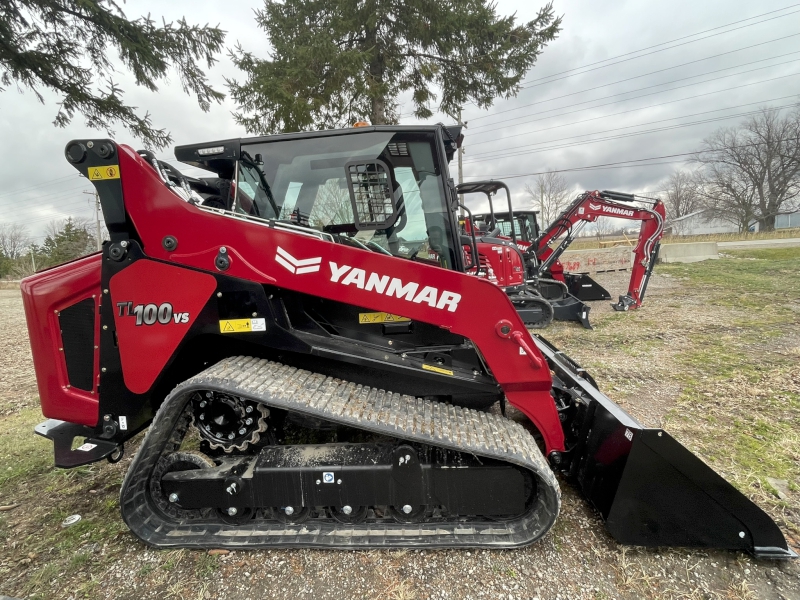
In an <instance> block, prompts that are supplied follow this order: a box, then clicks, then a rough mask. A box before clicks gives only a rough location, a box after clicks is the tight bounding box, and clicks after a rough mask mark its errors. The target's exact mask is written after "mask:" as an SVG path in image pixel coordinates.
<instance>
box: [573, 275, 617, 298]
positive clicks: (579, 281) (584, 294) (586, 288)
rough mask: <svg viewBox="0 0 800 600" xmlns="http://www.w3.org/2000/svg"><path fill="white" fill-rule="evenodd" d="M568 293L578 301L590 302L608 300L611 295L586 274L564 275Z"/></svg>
mask: <svg viewBox="0 0 800 600" xmlns="http://www.w3.org/2000/svg"><path fill="white" fill-rule="evenodd" d="M564 280H565V281H566V283H567V288H568V289H569V293H570V294H572V295H573V296H575V297H576V298H577V299H578V300H582V301H584V302H592V301H594V300H610V299H611V294H609V293H608V290H607V289H606V288H604V287H603V286H602V285H600V284H599V283H597V282H596V281H595V280H594V279H592V278H591V277H589V275H587V274H586V273H564Z"/></svg>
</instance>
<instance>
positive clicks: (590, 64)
mask: <svg viewBox="0 0 800 600" xmlns="http://www.w3.org/2000/svg"><path fill="white" fill-rule="evenodd" d="M795 6H800V4H790V5H789V6H785V7H783V8H779V9H777V10H771V11H769V12H765V13H761V14H760V15H755V16H753V17H747V18H746V19H741V20H740V21H734V22H732V23H727V24H726V25H718V26H717V27H712V28H711V29H705V30H703V31H698V32H697V33H692V34H690V35H685V36H683V37H679V38H675V39H674V40H669V41H667V42H661V43H660V44H655V45H653V46H647V47H646V48H640V49H639V50H632V51H631V52H626V53H625V54H619V55H617V56H612V57H611V58H605V59H603V60H598V61H597V62H593V63H589V64H586V65H582V66H580V67H574V68H572V69H567V70H565V71H559V72H558V73H553V74H552V75H545V76H544V77H539V78H538V79H532V80H530V81H528V82H526V83H534V82H536V81H542V80H543V79H549V78H551V77H556V76H558V75H563V74H565V73H571V72H572V71H577V70H578V69H584V68H586V67H593V66H594V65H599V64H601V63H604V62H608V61H610V60H616V59H618V58H622V57H624V56H630V55H631V54H636V53H638V52H644V51H645V50H650V49H652V48H658V47H659V46H664V45H666V44H671V43H673V42H679V41H681V40H685V39H688V38H690V37H694V36H696V35H702V34H704V33H708V32H709V31H716V30H717V29H723V28H725V27H730V26H731V25H738V24H739V23H744V22H745V21H752V20H753V19H758V18H760V17H765V16H767V15H771V14H774V13H776V12H781V11H784V10H788V9H790V8H794V7H795ZM792 14H793V13H792ZM782 16H786V15H782ZM756 24H757V23H753V25H756ZM731 31H736V30H735V29H732V30H731ZM723 33H728V32H723ZM665 50H668V48H665Z"/></svg>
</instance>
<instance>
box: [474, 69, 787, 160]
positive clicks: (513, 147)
mask: <svg viewBox="0 0 800 600" xmlns="http://www.w3.org/2000/svg"><path fill="white" fill-rule="evenodd" d="M795 75H800V73H795ZM793 96H795V94H789V95H788V96H780V97H778V98H769V99H768V100H759V101H757V102H747V103H745V104H738V105H736V106H728V107H725V108H715V109H713V110H706V111H702V112H699V113H692V114H690V115H681V116H678V117H669V118H668V119H658V120H657V121H648V122H646V123H638V124H636V125H626V126H624V127H614V128H613V129H606V130H604V131H594V132H592V133H582V134H580V135H572V136H569V137H564V138H558V139H556V140H547V141H545V142H534V143H531V144H522V145H520V146H511V147H508V148H502V149H499V150H489V151H487V152H482V153H479V154H473V155H472V156H471V157H470V159H473V158H478V157H481V156H487V155H490V154H496V153H497V152H508V151H510V150H517V149H520V148H530V147H531V146H539V145H541V144H552V143H554V142H561V141H564V140H571V139H575V138H583V137H585V136H587V135H599V134H603V133H611V132H612V131H621V130H623V129H631V128H632V127H643V126H645V125H654V124H656V123H664V122H666V121H674V120H675V119H688V118H689V117H697V116H700V115H707V114H710V113H716V112H721V111H723V110H733V109H734V108H742V107H744V106H752V105H753V104H761V103H764V102H775V101H777V100H785V99H787V98H792V97H793ZM790 106H791V105H790ZM608 116H614V115H608ZM733 116H741V115H733ZM725 118H729V117H725ZM588 120H592V119H588ZM579 122H580V121H579ZM566 125H572V123H567V124H566ZM563 126H564V125H559V126H558V127H563ZM548 129H554V127H550V128H548ZM540 131H546V129H542V130H540ZM529 133H536V131H531V132H529Z"/></svg>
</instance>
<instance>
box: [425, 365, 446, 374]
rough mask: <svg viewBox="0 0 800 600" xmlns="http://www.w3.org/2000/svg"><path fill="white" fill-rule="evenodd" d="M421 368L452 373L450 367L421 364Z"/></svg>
mask: <svg viewBox="0 0 800 600" xmlns="http://www.w3.org/2000/svg"><path fill="white" fill-rule="evenodd" d="M422 368H423V370H425V371H433V372H434V373H441V374H442V375H452V374H453V372H452V371H451V370H450V369H443V368H442V367H434V366H433V365H422Z"/></svg>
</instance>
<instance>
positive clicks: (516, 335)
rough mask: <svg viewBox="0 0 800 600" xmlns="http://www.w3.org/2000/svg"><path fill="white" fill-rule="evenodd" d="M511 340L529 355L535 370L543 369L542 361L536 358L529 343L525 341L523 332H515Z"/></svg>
mask: <svg viewBox="0 0 800 600" xmlns="http://www.w3.org/2000/svg"><path fill="white" fill-rule="evenodd" d="M511 339H512V340H514V341H515V342H517V344H519V347H520V348H522V351H523V352H525V354H527V355H528V358H529V359H530V361H531V366H532V367H533V368H534V369H541V368H542V359H541V358H539V357H538V356H536V353H534V351H533V349H532V348H531V347H530V346H529V345H528V342H526V341H525V336H524V335H523V334H522V332H521V331H515V332H514V333H512V334H511Z"/></svg>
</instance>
